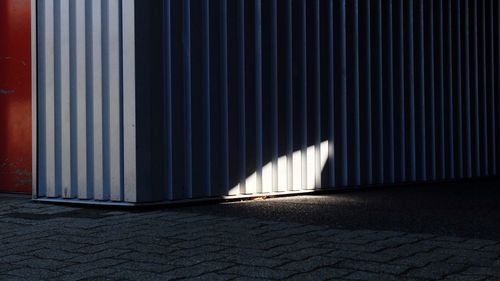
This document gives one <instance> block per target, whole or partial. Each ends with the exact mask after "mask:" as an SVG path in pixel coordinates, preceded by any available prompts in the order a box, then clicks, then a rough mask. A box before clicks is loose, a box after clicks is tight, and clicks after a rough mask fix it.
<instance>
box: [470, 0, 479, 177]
mask: <svg viewBox="0 0 500 281" xmlns="http://www.w3.org/2000/svg"><path fill="white" fill-rule="evenodd" d="M472 13H473V19H472V20H473V25H474V26H473V31H474V32H473V36H474V38H473V40H474V42H473V56H474V57H473V59H472V60H473V64H474V137H475V142H474V143H475V146H476V147H475V158H476V160H475V163H474V164H475V166H476V174H475V176H481V149H480V144H481V142H480V136H481V135H480V133H479V75H478V72H479V64H478V63H479V59H478V42H477V39H478V37H477V32H478V29H477V22H478V19H477V17H478V11H477V0H473V11H472Z"/></svg>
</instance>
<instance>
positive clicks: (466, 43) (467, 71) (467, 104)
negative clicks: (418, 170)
mask: <svg viewBox="0 0 500 281" xmlns="http://www.w3.org/2000/svg"><path fill="white" fill-rule="evenodd" d="M463 3H464V15H465V21H464V30H465V38H464V46H465V56H464V57H465V88H464V90H465V112H464V113H465V137H466V138H465V139H466V145H465V150H466V152H465V157H466V161H465V163H466V165H467V177H469V178H470V177H472V129H471V105H470V102H471V97H470V92H471V87H470V75H471V73H470V25H469V1H468V0H466V1H463Z"/></svg>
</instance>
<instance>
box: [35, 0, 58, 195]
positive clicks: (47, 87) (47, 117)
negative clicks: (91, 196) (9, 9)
mask: <svg viewBox="0 0 500 281" xmlns="http://www.w3.org/2000/svg"><path fill="white" fill-rule="evenodd" d="M42 8H43V10H42V13H43V17H41V20H42V21H43V23H42V26H43V33H42V34H43V37H44V39H43V41H42V42H43V45H44V48H43V54H42V56H41V59H42V60H41V61H42V66H43V70H44V71H43V72H44V75H43V78H42V79H43V82H42V85H43V86H42V91H41V93H40V94H41V96H43V98H42V99H41V106H43V108H41V110H40V111H41V112H40V115H41V116H43V118H42V120H41V122H39V124H40V125H41V126H40V129H41V131H42V136H43V140H42V143H41V148H42V150H44V153H43V154H42V157H40V158H41V159H40V160H41V161H40V163H42V165H40V166H42V169H40V171H41V172H42V173H43V172H45V173H44V177H45V182H43V183H41V185H42V186H41V190H40V191H41V193H43V189H45V190H46V194H47V196H48V197H55V196H56V192H55V175H56V172H55V147H54V143H55V134H54V131H55V127H54V118H55V108H54V101H55V97H54V90H55V85H54V84H55V77H54V76H55V75H54V47H55V46H54V1H53V0H45V1H44V2H43V4H42Z"/></svg>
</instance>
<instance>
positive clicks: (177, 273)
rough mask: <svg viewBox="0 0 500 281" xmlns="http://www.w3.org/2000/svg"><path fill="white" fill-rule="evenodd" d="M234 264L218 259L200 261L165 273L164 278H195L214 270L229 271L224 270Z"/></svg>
mask: <svg viewBox="0 0 500 281" xmlns="http://www.w3.org/2000/svg"><path fill="white" fill-rule="evenodd" d="M231 266H233V265H232V264H230V263H225V262H218V261H217V262H216V261H207V262H204V263H199V264H197V265H193V266H189V267H179V268H176V269H174V270H171V271H168V272H165V273H163V274H162V275H161V276H162V278H171V279H179V278H193V277H198V276H201V275H202V274H208V273H212V272H220V273H229V274H231V273H230V272H225V271H224V270H225V269H227V268H229V267H231Z"/></svg>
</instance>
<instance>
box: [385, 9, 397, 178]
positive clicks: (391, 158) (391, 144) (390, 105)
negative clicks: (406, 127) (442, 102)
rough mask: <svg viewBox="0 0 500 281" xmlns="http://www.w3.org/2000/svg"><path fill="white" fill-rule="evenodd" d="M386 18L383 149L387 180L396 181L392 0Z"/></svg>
mask: <svg viewBox="0 0 500 281" xmlns="http://www.w3.org/2000/svg"><path fill="white" fill-rule="evenodd" d="M387 10H388V19H387V46H388V48H387V70H388V73H387V77H388V78H387V85H386V87H387V103H386V105H387V115H386V116H388V117H389V118H388V137H387V138H388V146H387V148H388V149H386V150H385V151H388V155H387V156H388V157H387V158H388V161H387V166H388V167H387V169H388V173H387V174H388V180H389V182H390V183H394V182H395V181H396V166H395V149H396V146H395V141H396V136H395V134H394V130H395V127H394V126H395V122H394V116H395V115H394V31H393V30H394V29H393V20H394V16H393V0H389V1H388V9H387Z"/></svg>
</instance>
